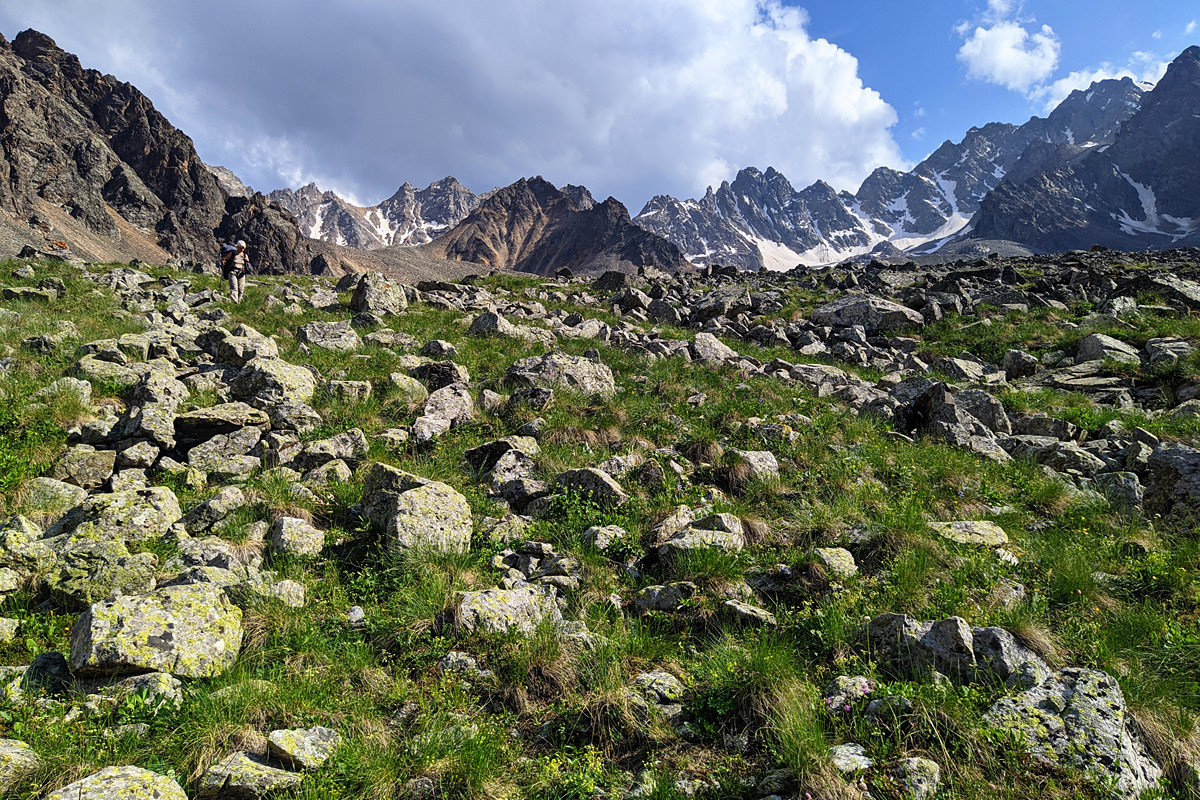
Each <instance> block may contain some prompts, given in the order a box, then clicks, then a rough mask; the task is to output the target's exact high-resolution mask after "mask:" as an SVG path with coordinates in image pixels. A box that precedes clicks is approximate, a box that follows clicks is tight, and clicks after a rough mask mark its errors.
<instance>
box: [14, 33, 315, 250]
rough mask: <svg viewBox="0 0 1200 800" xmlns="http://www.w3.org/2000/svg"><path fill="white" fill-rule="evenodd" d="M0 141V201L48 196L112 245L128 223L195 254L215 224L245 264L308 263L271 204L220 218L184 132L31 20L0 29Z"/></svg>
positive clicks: (27, 202) (28, 209)
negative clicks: (236, 243) (0, 33)
mask: <svg viewBox="0 0 1200 800" xmlns="http://www.w3.org/2000/svg"><path fill="white" fill-rule="evenodd" d="M0 150H2V153H0V207H2V208H3V209H4V210H7V211H9V212H10V213H13V214H15V215H16V216H17V217H18V218H21V219H29V217H31V216H32V215H33V214H34V213H35V212H37V211H38V209H39V207H41V208H44V207H46V204H48V205H49V206H50V207H57V208H61V209H63V210H64V211H65V212H66V213H68V214H69V215H70V216H71V217H72V218H73V219H74V220H75V221H76V222H77V223H78V224H79V226H80V227H81V228H82V229H83V230H85V231H88V232H90V233H91V234H96V235H99V236H100V237H104V238H106V239H108V240H110V241H113V242H114V243H115V245H116V246H115V248H114V249H116V250H118V251H119V250H120V242H121V240H122V238H123V237H127V236H129V235H133V233H134V231H136V233H137V234H140V235H141V236H143V237H144V238H145V240H146V242H148V243H150V244H152V245H157V246H158V247H160V248H162V249H163V250H165V251H166V252H167V253H169V254H172V255H175V256H178V257H181V258H184V259H187V260H194V261H199V262H206V263H212V262H214V261H215V259H216V257H217V253H218V252H219V250H218V245H217V238H216V232H217V231H218V229H219V231H220V233H221V234H222V235H224V236H227V237H228V238H230V239H237V238H241V239H245V240H246V241H247V243H248V244H249V245H250V253H251V258H252V261H253V262H254V263H256V264H257V263H260V262H262V263H266V262H270V263H272V264H283V265H287V266H286V267H285V268H286V269H289V270H295V271H304V272H307V271H308V268H309V260H311V257H312V256H311V254H310V253H308V251H307V248H306V247H305V246H304V245H303V243H302V240H301V237H300V236H299V234H298V232H297V231H296V229H295V225H294V224H293V223H291V222H289V221H288V220H287V219H285V218H284V217H282V216H281V215H278V214H276V215H274V216H265V217H263V216H261V215H259V217H258V218H256V217H255V216H254V215H244V216H243V217H241V218H236V217H235V218H230V216H229V215H228V214H227V209H226V198H227V196H228V195H227V192H226V191H225V190H224V189H222V188H221V185H220V184H219V182H218V180H217V177H216V176H215V175H214V174H213V173H212V172H211V171H210V170H209V169H208V167H207V166H206V165H205V164H204V163H203V162H202V161H201V160H200V157H199V156H198V155H197V154H196V150H195V147H194V146H193V144H192V140H191V139H190V138H188V136H187V135H186V134H184V133H183V132H182V131H180V130H179V129H177V128H176V127H175V126H173V125H172V124H171V123H170V122H169V121H168V120H167V119H166V118H165V117H164V116H163V115H162V114H160V113H159V112H158V111H157V110H156V109H155V108H154V105H153V104H152V103H151V102H150V100H149V99H148V98H147V97H146V96H145V95H143V94H142V93H141V92H139V91H138V90H137V89H136V88H135V87H133V86H132V85H130V84H128V83H123V82H121V81H119V80H117V79H116V78H114V77H112V76H111V75H102V74H101V73H99V72H97V71H95V70H89V69H84V68H83V67H82V65H81V64H80V62H79V59H78V58H76V57H75V56H73V55H71V54H70V53H67V52H65V51H63V50H62V49H60V48H59V47H58V46H57V45H56V44H55V43H54V41H53V40H52V39H51V38H50V37H48V36H46V35H45V34H42V33H38V32H37V31H33V30H27V31H24V32H23V33H21V34H20V35H18V36H17V37H16V39H15V40H14V41H13V42H12V43H11V44H10V43H9V42H8V41H6V40H4V39H3V37H0ZM237 199H238V200H239V201H241V200H242V198H237ZM242 208H243V206H242V205H239V204H238V203H235V204H234V208H233V211H234V212H235V214H236V212H240V211H241V210H242ZM114 214H115V215H119V216H117V217H114ZM126 222H127V223H128V224H129V226H132V228H133V229H134V231H130V230H129V228H128V227H124V228H123V223H126ZM240 222H247V223H252V224H248V225H245V226H243V225H242V224H240Z"/></svg>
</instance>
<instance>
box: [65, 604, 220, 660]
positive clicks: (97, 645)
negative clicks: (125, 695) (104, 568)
mask: <svg viewBox="0 0 1200 800" xmlns="http://www.w3.org/2000/svg"><path fill="white" fill-rule="evenodd" d="M241 646H242V612H241V609H239V608H238V607H237V606H235V605H233V604H232V603H231V602H230V601H229V599H228V598H227V597H226V596H225V593H224V592H222V591H220V589H218V588H216V587H214V586H211V585H190V586H169V587H166V588H163V589H158V590H157V591H155V592H153V593H152V594H148V595H143V596H137V597H135V596H128V597H120V598H118V599H116V600H112V601H108V602H102V603H94V604H93V605H92V606H91V608H89V609H88V610H87V611H85V612H83V613H82V614H81V615H80V616H79V619H77V620H76V621H75V625H74V626H73V627H72V629H71V669H72V671H74V672H76V673H78V674H96V673H121V672H131V671H138V670H157V671H160V672H169V673H171V674H172V675H177V676H179V677H182V678H211V677H215V676H217V675H220V674H222V673H223V672H225V671H226V670H227V669H229V668H230V667H231V666H233V662H234V661H235V660H236V659H237V654H238V650H240V649H241Z"/></svg>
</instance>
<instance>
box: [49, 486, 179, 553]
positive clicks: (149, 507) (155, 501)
mask: <svg viewBox="0 0 1200 800" xmlns="http://www.w3.org/2000/svg"><path fill="white" fill-rule="evenodd" d="M181 516H183V512H182V511H180V509H179V499H178V498H177V497H175V493H174V492H172V491H171V490H170V489H168V488H166V487H165V486H151V487H148V488H145V489H129V490H127V491H123V492H112V493H110V494H94V495H92V496H90V497H88V498H87V499H86V500H84V501H83V502H82V503H80V504H79V505H78V506H76V507H75V508H73V509H71V511H70V512H68V513H67V514H66V515H64V516H63V517H62V518H61V519H60V520H59V521H58V522H56V523H55V524H54V525H53V526H51V527H50V528H49V529H48V530H47V531H46V538H47V539H50V538H53V537H56V536H60V535H63V534H70V535H71V536H72V538H75V539H128V540H131V541H145V540H147V539H158V538H160V537H161V536H163V534H165V533H166V532H167V531H168V530H170V528H171V526H172V525H174V524H175V523H176V522H178V521H179V518H180V517H181Z"/></svg>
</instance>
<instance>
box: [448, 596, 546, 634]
mask: <svg viewBox="0 0 1200 800" xmlns="http://www.w3.org/2000/svg"><path fill="white" fill-rule="evenodd" d="M556 594H557V591H556V590H555V589H554V587H552V586H528V585H527V586H518V587H516V588H514V589H486V590H483V591H479V592H460V593H459V594H458V596H457V597H456V598H455V601H454V619H455V623H456V624H457V625H458V627H459V628H461V629H463V630H465V631H477V630H482V631H486V632H488V633H509V632H510V631H517V632H520V633H523V634H526V635H528V634H531V633H533V632H534V631H535V630H537V627H538V626H539V625H541V624H542V622H543V621H546V620H548V621H550V622H551V623H552V624H554V625H556V626H557V625H560V624H562V612H561V611H560V610H559V608H558V603H557V602H555V596H556Z"/></svg>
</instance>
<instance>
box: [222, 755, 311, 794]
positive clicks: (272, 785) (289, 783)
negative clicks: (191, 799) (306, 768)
mask: <svg viewBox="0 0 1200 800" xmlns="http://www.w3.org/2000/svg"><path fill="white" fill-rule="evenodd" d="M301 780H303V777H302V776H301V775H299V774H298V773H295V772H288V771H287V770H285V769H279V768H278V767H273V766H271V765H270V764H268V763H267V760H266V759H265V758H263V757H262V756H257V755H254V754H252V753H243V752H236V753H230V754H229V755H228V756H226V757H225V758H223V759H221V760H220V761H218V762H217V763H215V764H213V765H212V766H211V767H209V768H208V771H207V772H205V773H204V777H203V778H201V779H200V798H201V800H259V798H262V797H269V796H271V795H273V794H278V793H280V792H284V791H287V790H288V789H294V788H296V787H297V786H299V785H300V781H301Z"/></svg>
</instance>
